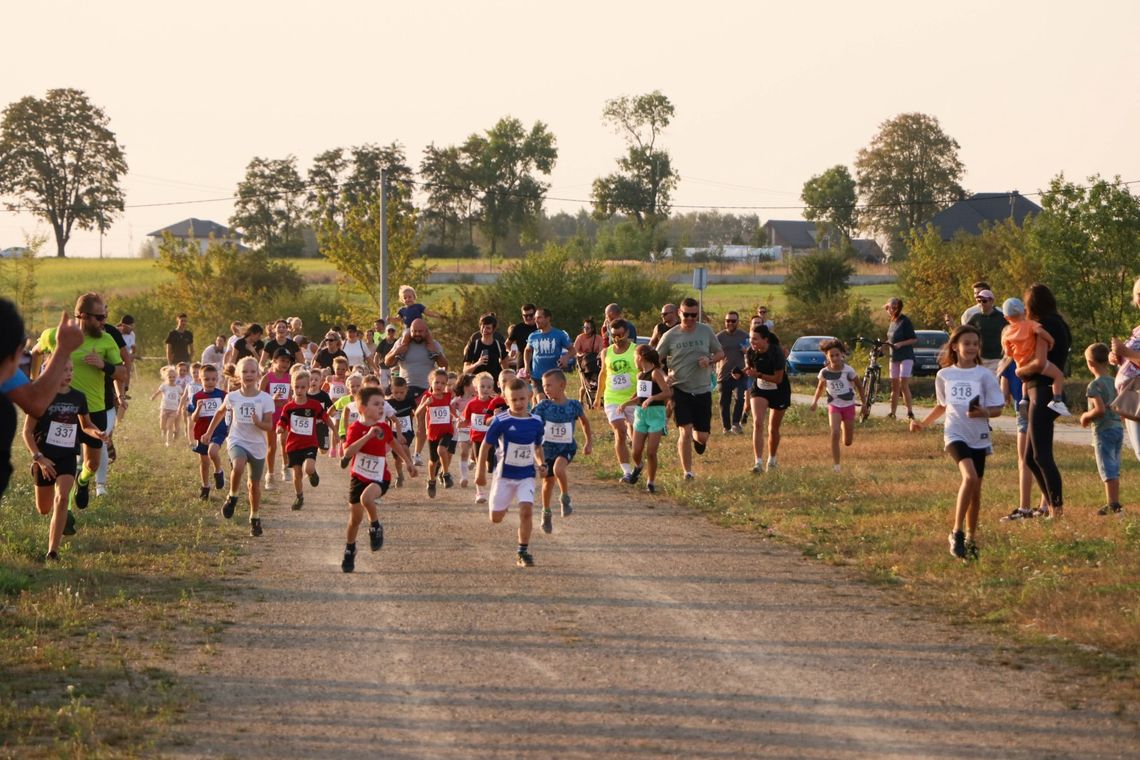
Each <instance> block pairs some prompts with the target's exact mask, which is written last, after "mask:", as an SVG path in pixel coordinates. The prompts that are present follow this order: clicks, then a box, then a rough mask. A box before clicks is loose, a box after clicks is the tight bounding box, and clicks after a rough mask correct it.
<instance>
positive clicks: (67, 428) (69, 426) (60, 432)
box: [45, 421, 79, 449]
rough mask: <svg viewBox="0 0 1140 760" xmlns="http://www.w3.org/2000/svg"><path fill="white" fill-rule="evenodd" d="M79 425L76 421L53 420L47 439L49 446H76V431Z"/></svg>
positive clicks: (66, 447)
mask: <svg viewBox="0 0 1140 760" xmlns="http://www.w3.org/2000/svg"><path fill="white" fill-rule="evenodd" d="M78 427H79V426H78V425H77V424H75V423H74V422H71V423H68V422H54V421H53V422H51V423H50V424H49V425H48V429H47V438H46V439H45V440H46V442H47V445H48V446H59V447H60V448H64V449H70V448H74V447H75V441H76V437H75V433H76V430H77V429H78Z"/></svg>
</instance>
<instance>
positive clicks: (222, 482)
mask: <svg viewBox="0 0 1140 760" xmlns="http://www.w3.org/2000/svg"><path fill="white" fill-rule="evenodd" d="M225 487H226V476H225V475H224V474H222V473H220V472H215V473H214V488H216V489H217V490H219V491H220V490H222V489H223V488H225Z"/></svg>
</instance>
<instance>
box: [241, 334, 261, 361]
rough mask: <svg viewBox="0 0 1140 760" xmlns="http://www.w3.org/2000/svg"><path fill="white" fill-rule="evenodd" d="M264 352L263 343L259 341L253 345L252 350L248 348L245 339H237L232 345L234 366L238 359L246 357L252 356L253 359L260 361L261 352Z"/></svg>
mask: <svg viewBox="0 0 1140 760" xmlns="http://www.w3.org/2000/svg"><path fill="white" fill-rule="evenodd" d="M264 350H265V341H263V340H259V341H257V342H255V343H254V344H253V348H250V347H249V344H248V343H247V342H246V340H245V338H238V340H237V342H236V343H234V364H237V362H238V360H239V359H244V358H245V357H247V356H252V357H253V358H254V359H257V360H258V361H261V352H262V351H264Z"/></svg>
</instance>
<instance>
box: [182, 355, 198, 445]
mask: <svg viewBox="0 0 1140 760" xmlns="http://www.w3.org/2000/svg"><path fill="white" fill-rule="evenodd" d="M200 390H202V363H201V362H194V363H193V364H191V365H190V382H188V383H186V385H185V386H184V387H183V389H182V398H180V399H178V414H179V419H180V420H181V423H182V432H183V433H184V434H186V435H187V436H189V435H190V428H191V424H190V401H191V400H192V399H193V398H194V394H196V393H197V392H198V391H200Z"/></svg>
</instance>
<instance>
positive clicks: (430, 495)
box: [427, 478, 435, 499]
mask: <svg viewBox="0 0 1140 760" xmlns="http://www.w3.org/2000/svg"><path fill="white" fill-rule="evenodd" d="M427 492H428V498H429V499H434V498H435V478H432V479H431V480H429V481H428V484H427Z"/></svg>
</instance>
